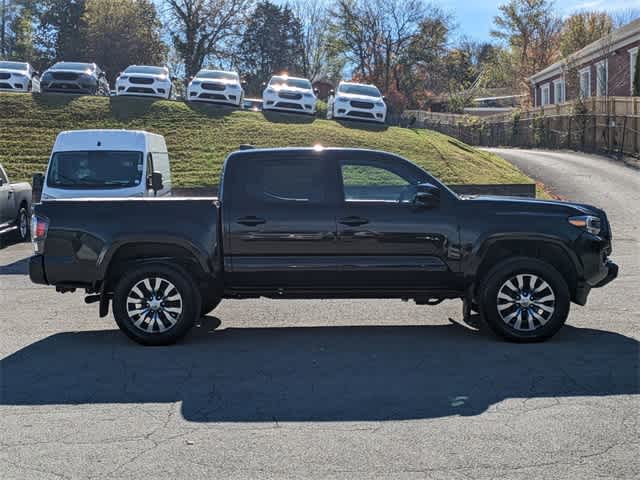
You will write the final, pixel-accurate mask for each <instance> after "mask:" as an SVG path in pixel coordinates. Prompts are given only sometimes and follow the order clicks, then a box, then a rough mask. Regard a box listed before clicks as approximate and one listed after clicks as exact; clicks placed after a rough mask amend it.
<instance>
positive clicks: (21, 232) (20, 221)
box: [16, 205, 30, 242]
mask: <svg viewBox="0 0 640 480" xmlns="http://www.w3.org/2000/svg"><path fill="white" fill-rule="evenodd" d="M16 226H17V227H18V237H19V238H20V240H21V241H23V242H26V241H28V240H29V227H30V224H29V213H28V212H27V207H26V206H24V205H23V206H21V207H20V211H19V212H18V218H17V219H16Z"/></svg>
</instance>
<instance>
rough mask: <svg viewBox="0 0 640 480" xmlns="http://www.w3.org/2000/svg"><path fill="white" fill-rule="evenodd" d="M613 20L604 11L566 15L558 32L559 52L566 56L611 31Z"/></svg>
mask: <svg viewBox="0 0 640 480" xmlns="http://www.w3.org/2000/svg"><path fill="white" fill-rule="evenodd" d="M612 28H613V22H612V20H611V17H610V16H609V14H608V13H605V12H579V13H574V14H573V15H571V16H570V17H568V18H567V19H566V20H565V21H564V22H563V25H562V31H561V33H560V53H561V54H562V56H563V57H567V56H569V55H571V54H572V53H575V52H577V51H578V50H580V49H581V48H584V47H586V46H587V45H589V44H590V43H593V42H595V41H596V40H599V39H600V38H602V37H604V36H605V35H608V34H609V33H611V30H612Z"/></svg>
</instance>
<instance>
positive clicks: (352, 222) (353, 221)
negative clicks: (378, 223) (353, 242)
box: [338, 217, 369, 227]
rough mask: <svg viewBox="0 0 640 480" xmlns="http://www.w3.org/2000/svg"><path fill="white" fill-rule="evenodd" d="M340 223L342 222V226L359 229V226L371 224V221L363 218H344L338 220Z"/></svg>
mask: <svg viewBox="0 0 640 480" xmlns="http://www.w3.org/2000/svg"><path fill="white" fill-rule="evenodd" d="M338 222H340V223H341V224H342V225H348V226H350V227H357V226H358V225H364V224H366V223H369V220H368V219H367V218H362V217H342V218H341V219H340V220H338Z"/></svg>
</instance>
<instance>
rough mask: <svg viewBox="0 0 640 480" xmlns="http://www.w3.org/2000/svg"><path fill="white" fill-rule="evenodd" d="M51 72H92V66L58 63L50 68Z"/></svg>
mask: <svg viewBox="0 0 640 480" xmlns="http://www.w3.org/2000/svg"><path fill="white" fill-rule="evenodd" d="M51 70H93V65H92V64H90V63H79V62H59V63H56V64H55V65H54V66H53V67H51Z"/></svg>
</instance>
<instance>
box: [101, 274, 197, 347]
mask: <svg viewBox="0 0 640 480" xmlns="http://www.w3.org/2000/svg"><path fill="white" fill-rule="evenodd" d="M158 280H160V281H158ZM167 284H168V285H167ZM149 286H150V287H152V290H154V289H157V290H156V291H155V293H154V292H151V291H149V288H148V287H149ZM157 293H160V294H161V295H162V296H163V297H164V298H165V301H166V302H167V304H165V302H161V303H159V304H158V302H160V300H158V298H159V297H160V296H159V295H157ZM141 297H142V298H143V299H144V303H143V302H141V303H140V304H138V303H136V302H135V300H136V299H137V298H141ZM132 300H134V302H132ZM169 302H171V303H169ZM201 302H202V300H201V298H200V293H199V291H198V289H197V287H196V285H195V283H194V281H193V279H192V278H191V277H190V276H189V274H188V273H186V272H185V271H184V270H183V269H182V268H181V267H179V266H177V265H171V264H164V263H149V264H144V265H140V266H138V267H134V268H133V269H132V270H130V271H129V272H127V273H125V275H124V276H123V277H122V279H121V280H120V281H119V282H118V284H117V285H116V288H115V291H114V296H113V315H114V317H115V320H116V323H117V324H118V327H119V328H120V330H122V332H123V333H124V334H125V335H127V336H128V337H129V338H131V339H132V340H134V341H135V342H138V343H140V344H142V345H171V344H173V343H175V342H177V341H178V340H180V339H181V338H182V337H184V336H185V335H186V334H187V332H188V331H189V330H190V329H191V327H193V324H194V322H195V321H196V320H197V319H198V318H200V306H201ZM150 303H153V304H155V305H153V307H154V309H155V310H151V309H150ZM145 304H146V306H145ZM136 307H138V308H136ZM136 311H141V313H140V314H138V313H136ZM136 323H138V324H139V326H136Z"/></svg>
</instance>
